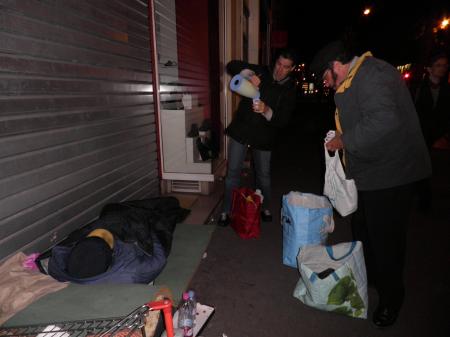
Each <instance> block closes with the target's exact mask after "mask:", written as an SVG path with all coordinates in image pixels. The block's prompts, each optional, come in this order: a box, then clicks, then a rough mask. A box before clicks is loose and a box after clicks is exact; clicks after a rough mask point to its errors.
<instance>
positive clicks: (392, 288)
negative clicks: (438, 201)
mask: <svg viewBox="0 0 450 337" xmlns="http://www.w3.org/2000/svg"><path fill="white" fill-rule="evenodd" d="M312 69H313V71H314V72H315V73H316V75H317V76H319V78H320V79H322V80H323V83H324V85H325V86H326V87H329V88H332V89H334V90H336V93H335V96H334V100H335V103H336V107H337V109H336V128H337V130H336V136H335V138H333V139H332V140H330V141H328V142H327V143H326V148H327V149H328V150H330V151H336V150H343V151H344V156H343V158H344V163H345V168H346V175H347V178H348V179H354V180H355V183H356V186H357V189H358V210H357V211H356V213H355V214H354V215H353V218H352V230H353V235H354V239H355V240H359V241H362V242H363V245H364V255H365V260H366V264H367V271H368V279H369V282H370V281H372V282H373V283H374V285H375V288H376V290H377V292H378V295H379V302H378V306H377V308H376V310H375V312H374V316H373V322H374V323H375V325H377V326H378V327H385V326H389V325H391V324H393V323H394V322H395V320H396V318H397V315H398V313H399V310H400V308H401V305H402V302H403V297H404V285H403V267H404V260H405V256H404V255H405V241H406V228H407V223H408V219H409V214H410V210H411V206H412V199H413V195H414V193H413V192H414V184H415V182H417V181H418V180H420V179H423V178H425V177H428V176H430V174H431V164H430V158H429V155H428V151H427V148H426V145H425V141H424V137H423V135H422V132H421V129H420V124H419V120H418V118H417V113H416V111H415V108H414V103H413V101H412V98H411V95H410V93H409V90H408V88H407V87H406V85H405V83H404V82H403V80H402V78H401V75H400V73H399V72H398V71H397V69H395V68H394V67H393V66H391V65H390V64H388V63H386V62H384V61H382V60H380V59H377V58H375V57H373V56H372V55H371V53H370V52H366V53H365V54H363V55H361V56H360V57H357V56H354V55H353V54H352V53H351V52H349V51H348V49H346V48H345V46H344V44H343V43H342V42H341V41H334V42H332V43H330V44H328V45H327V46H325V47H324V48H323V49H322V50H320V51H319V52H318V53H317V54H316V56H315V58H314V60H313V63H312Z"/></svg>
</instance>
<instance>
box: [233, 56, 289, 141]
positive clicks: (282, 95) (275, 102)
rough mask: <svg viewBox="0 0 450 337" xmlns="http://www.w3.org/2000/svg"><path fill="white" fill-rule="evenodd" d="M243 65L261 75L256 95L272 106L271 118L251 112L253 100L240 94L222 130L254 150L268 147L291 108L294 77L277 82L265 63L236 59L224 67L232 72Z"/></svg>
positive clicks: (236, 71) (243, 67)
mask: <svg viewBox="0 0 450 337" xmlns="http://www.w3.org/2000/svg"><path fill="white" fill-rule="evenodd" d="M243 69H250V70H253V71H254V72H255V74H256V75H257V76H258V77H259V78H260V79H261V83H260V86H259V92H260V99H261V100H262V101H263V102H264V103H265V104H266V105H267V106H269V107H270V108H271V109H272V111H273V115H272V119H271V120H270V121H268V120H267V119H266V118H265V117H264V116H262V115H261V114H259V113H255V112H254V111H253V109H252V105H253V100H252V99H251V98H247V97H242V99H241V101H240V102H239V106H238V108H237V110H236V113H235V115H234V117H233V120H232V122H231V123H230V125H229V126H228V127H227V128H226V130H225V132H226V134H227V135H228V136H229V137H231V138H233V139H234V140H236V141H237V142H239V143H241V144H245V145H250V146H251V147H253V148H254V149H257V150H271V149H272V147H273V144H274V140H275V137H276V136H277V134H278V132H279V131H280V129H281V128H283V127H285V126H286V125H287V123H288V122H289V118H290V116H291V113H292V112H293V110H294V109H295V85H294V81H293V80H292V79H291V78H290V77H288V78H286V79H285V80H283V81H280V82H277V81H275V80H274V79H273V76H272V72H271V70H270V69H269V68H267V67H262V66H258V65H255V64H249V63H246V62H242V61H236V60H235V61H231V62H229V63H228V64H227V71H228V72H229V73H230V75H232V76H234V75H236V74H239V73H240V72H241V70H243Z"/></svg>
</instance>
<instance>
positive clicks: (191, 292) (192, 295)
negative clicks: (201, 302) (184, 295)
mask: <svg viewBox="0 0 450 337" xmlns="http://www.w3.org/2000/svg"><path fill="white" fill-rule="evenodd" d="M188 294H189V298H191V299H192V298H194V296H195V293H194V290H189V291H188Z"/></svg>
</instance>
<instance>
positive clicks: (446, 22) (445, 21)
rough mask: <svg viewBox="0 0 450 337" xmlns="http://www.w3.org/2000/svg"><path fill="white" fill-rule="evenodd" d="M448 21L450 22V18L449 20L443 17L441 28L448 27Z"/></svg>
mask: <svg viewBox="0 0 450 337" xmlns="http://www.w3.org/2000/svg"><path fill="white" fill-rule="evenodd" d="M448 22H449V20H448V19H447V18H445V19H443V20H442V21H441V24H440V28H441V29H446V28H447V26H448Z"/></svg>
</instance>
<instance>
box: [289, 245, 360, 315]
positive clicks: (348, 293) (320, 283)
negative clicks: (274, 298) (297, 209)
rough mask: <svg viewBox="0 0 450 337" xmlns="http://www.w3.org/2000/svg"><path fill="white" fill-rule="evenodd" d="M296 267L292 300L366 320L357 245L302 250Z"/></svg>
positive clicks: (318, 246) (311, 247) (358, 247)
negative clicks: (296, 281) (296, 274)
mask: <svg viewBox="0 0 450 337" xmlns="http://www.w3.org/2000/svg"><path fill="white" fill-rule="evenodd" d="M298 266H299V267H298V268H299V271H300V279H299V281H298V283H297V285H296V287H295V289H294V294H293V295H294V297H296V298H298V299H299V300H300V301H302V302H303V303H304V304H306V305H308V306H311V307H314V308H317V309H321V310H325V311H332V312H335V313H339V314H343V315H347V316H350V317H356V318H367V308H368V307H369V301H368V295H367V275H366V265H365V262H364V253H363V247H362V243H361V242H360V241H353V242H342V243H338V244H336V245H333V246H322V245H315V246H306V247H304V248H303V249H302V251H301V252H300V254H299V255H298Z"/></svg>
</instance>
